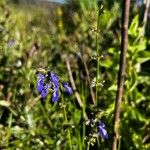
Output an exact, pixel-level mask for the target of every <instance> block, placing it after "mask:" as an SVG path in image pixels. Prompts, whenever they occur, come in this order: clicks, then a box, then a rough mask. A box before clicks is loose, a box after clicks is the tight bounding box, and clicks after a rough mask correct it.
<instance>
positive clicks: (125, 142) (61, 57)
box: [0, 0, 150, 150]
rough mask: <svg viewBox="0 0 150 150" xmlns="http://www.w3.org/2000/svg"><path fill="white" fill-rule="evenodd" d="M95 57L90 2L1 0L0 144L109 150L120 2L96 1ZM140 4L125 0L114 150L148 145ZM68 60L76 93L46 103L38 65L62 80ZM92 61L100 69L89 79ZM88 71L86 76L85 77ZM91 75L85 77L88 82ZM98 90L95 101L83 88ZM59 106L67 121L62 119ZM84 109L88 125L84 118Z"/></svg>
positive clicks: (149, 101) (149, 31) (147, 73)
mask: <svg viewBox="0 0 150 150" xmlns="http://www.w3.org/2000/svg"><path fill="white" fill-rule="evenodd" d="M101 7H103V11H102V12H101V13H100V15H99V26H98V28H99V31H98V37H99V38H98V48H99V49H98V50H99V54H100V55H99V56H98V57H97V55H96V40H95V36H96V33H97V29H96V26H97V14H98V9H99V8H98V5H97V1H96V0H93V1H92V0H68V1H57V2H56V1H55V2H54V1H53V2H48V1H43V0H41V1H40V0H39V1H35V0H34V1H29V0H0V149H2V150H53V149H54V150H55V149H56V150H65V149H67V150H68V149H70V147H69V140H68V137H67V129H69V130H70V132H71V141H72V149H73V150H84V149H87V148H88V145H89V149H93V150H96V149H100V150H110V149H111V143H112V131H113V112H114V103H115V98H116V89H117V74H118V68H119V54H120V41H121V12H122V2H121V1H119V0H114V1H111V0H107V1H103V3H102V5H101ZM144 12H145V1H131V7H130V20H129V31H128V35H129V43H128V44H129V45H128V51H127V64H126V65H127V66H126V77H125V87H124V95H123V100H122V105H121V130H120V139H119V145H120V149H121V150H149V149H150V67H149V66H150V11H149V15H148V18H147V25H146V27H145V35H144V36H143V35H141V31H142V29H143V17H144ZM66 57H67V59H68V60H69V62H70V66H71V69H72V75H73V78H74V82H75V84H76V88H77V91H78V93H79V95H80V97H81V100H82V102H83V108H80V107H79V104H78V103H77V100H76V97H75V95H72V96H68V95H67V94H64V101H65V102H63V101H62V100H61V98H60V99H59V101H58V102H57V103H52V102H51V94H49V95H48V97H47V98H46V100H45V102H43V101H42V100H41V99H40V96H39V94H38V93H37V91H36V82H37V76H36V70H37V68H48V69H49V70H53V71H54V72H55V73H57V74H58V75H59V77H60V78H61V80H62V81H69V76H68V70H67V67H66V63H65V58H66ZM97 60H100V63H99V68H100V74H99V76H98V85H97V84H96V74H97V67H96V65H97ZM87 70H88V72H89V75H88V74H87ZM89 78H90V82H89ZM90 86H92V90H93V91H94V93H95V91H96V87H98V97H97V106H94V105H93V102H92V96H91V92H90ZM64 107H65V108H66V111H67V118H68V123H67V124H66V121H65V120H64V114H63V108H64ZM85 112H86V113H87V115H88V118H89V122H90V124H87V123H86V122H87V121H85V119H84V113H85ZM95 119H96V120H102V121H103V122H104V123H105V124H106V129H107V132H108V135H109V139H108V140H104V139H103V138H101V136H100V135H98V129H97V126H96V124H94V125H93V124H92V123H93V122H94V121H93V120H95Z"/></svg>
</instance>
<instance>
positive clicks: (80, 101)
mask: <svg viewBox="0 0 150 150" xmlns="http://www.w3.org/2000/svg"><path fill="white" fill-rule="evenodd" d="M66 67H67V70H68V74H69V78H70V82H71V86H72V89H73V92H74V95H75V97H76V99H77V102H78V104H79V106H80V107H81V108H82V107H83V103H82V100H81V98H80V95H79V93H78V92H77V89H76V85H75V82H74V79H73V76H72V71H71V67H70V63H69V59H68V58H67V57H66ZM84 118H85V120H87V119H88V116H87V114H86V113H85V114H84Z"/></svg>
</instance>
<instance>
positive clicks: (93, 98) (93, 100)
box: [82, 52, 96, 105]
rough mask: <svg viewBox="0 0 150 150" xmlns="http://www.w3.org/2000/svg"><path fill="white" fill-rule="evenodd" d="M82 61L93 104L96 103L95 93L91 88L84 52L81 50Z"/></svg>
mask: <svg viewBox="0 0 150 150" xmlns="http://www.w3.org/2000/svg"><path fill="white" fill-rule="evenodd" d="M82 61H83V64H84V68H85V72H86V75H87V80H88V84H89V88H90V93H91V98H92V102H93V104H94V105H95V104H96V100H95V94H94V91H93V88H92V86H91V78H90V72H89V69H88V66H87V63H86V61H85V58H84V53H83V52H82Z"/></svg>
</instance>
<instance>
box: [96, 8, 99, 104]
mask: <svg viewBox="0 0 150 150" xmlns="http://www.w3.org/2000/svg"><path fill="white" fill-rule="evenodd" d="M99 14H100V8H99V9H98V15H97V28H96V38H95V39H96V55H97V56H96V57H97V70H96V71H97V75H96V94H95V97H96V98H95V99H96V102H95V103H96V106H97V101H98V100H97V98H98V78H99V46H98V39H99V36H98V33H99Z"/></svg>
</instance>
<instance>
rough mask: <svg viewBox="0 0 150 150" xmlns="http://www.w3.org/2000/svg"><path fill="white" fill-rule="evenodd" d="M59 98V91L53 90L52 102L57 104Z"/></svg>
mask: <svg viewBox="0 0 150 150" xmlns="http://www.w3.org/2000/svg"><path fill="white" fill-rule="evenodd" d="M58 98H59V89H58V88H55V89H54V93H53V95H52V102H57V101H58Z"/></svg>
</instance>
